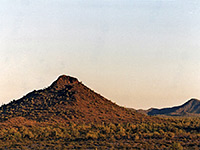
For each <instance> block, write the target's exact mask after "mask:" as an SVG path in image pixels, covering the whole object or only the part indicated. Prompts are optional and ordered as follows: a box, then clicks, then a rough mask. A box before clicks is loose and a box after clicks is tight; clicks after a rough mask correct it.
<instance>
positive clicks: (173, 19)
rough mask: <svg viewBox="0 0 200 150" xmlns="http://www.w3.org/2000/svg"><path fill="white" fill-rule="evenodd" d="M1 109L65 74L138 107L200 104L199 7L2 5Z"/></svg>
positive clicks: (57, 2) (78, 1)
mask: <svg viewBox="0 0 200 150" xmlns="http://www.w3.org/2000/svg"><path fill="white" fill-rule="evenodd" d="M0 56H1V57H0V69H1V73H0V104H2V103H4V104H5V103H8V102H9V101H11V100H13V99H18V98H20V97H22V96H23V95H25V94H27V93H28V92H30V91H32V90H34V89H41V88H44V87H47V86H49V85H50V84H51V83H52V82H53V81H54V80H56V78H57V77H58V76H59V75H61V74H66V75H71V76H74V77H77V78H78V79H79V80H80V81H82V82H83V83H84V84H85V85H87V86H88V87H90V88H92V89H93V90H95V91H96V92H97V93H100V94H101V95H103V96H105V97H106V98H108V99H110V100H112V101H113V102H116V103H117V104H119V105H122V106H126V107H132V108H136V109H139V108H145V109H147V108H150V107H158V108H161V107H168V106H174V105H180V104H182V103H184V102H185V101H187V100H188V99H190V98H192V97H195V98H200V1H199V0H192V1H189V0H34V1H33V0H0Z"/></svg>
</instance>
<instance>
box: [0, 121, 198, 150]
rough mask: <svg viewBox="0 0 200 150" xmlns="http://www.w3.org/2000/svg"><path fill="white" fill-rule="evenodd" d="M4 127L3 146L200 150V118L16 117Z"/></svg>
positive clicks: (0, 138)
mask: <svg viewBox="0 0 200 150" xmlns="http://www.w3.org/2000/svg"><path fill="white" fill-rule="evenodd" d="M152 119H153V118H152ZM0 130H1V132H0V143H1V144H0V149H95V148H97V149H122V148H127V149H130V148H132V149H141V148H143V149H200V140H199V139H200V119H198V118H187V119H180V118H179V119H175V118H170V119H164V120H163V122H162V123H155V122H154V123H136V124H134V123H124V124H113V123H101V124H94V123H92V124H79V125H77V124H74V123H69V124H65V123H48V122H46V123H44V122H43V123H41V122H40V123H38V122H34V121H32V122H31V121H28V120H24V119H23V118H16V119H14V120H12V121H10V122H6V123H1V124H0Z"/></svg>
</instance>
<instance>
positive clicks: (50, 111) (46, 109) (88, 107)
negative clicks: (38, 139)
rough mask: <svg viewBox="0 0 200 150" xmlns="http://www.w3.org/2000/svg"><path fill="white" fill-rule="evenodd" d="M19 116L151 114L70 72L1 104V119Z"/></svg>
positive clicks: (92, 118) (109, 118) (124, 118)
mask: <svg viewBox="0 0 200 150" xmlns="http://www.w3.org/2000/svg"><path fill="white" fill-rule="evenodd" d="M18 117H23V118H24V119H28V120H34V121H37V122H47V121H48V122H55V121H59V122H75V123H90V122H94V123H100V122H113V123H119V122H141V121H144V120H149V117H148V116H143V115H142V114H140V113H137V112H136V111H131V110H129V109H126V108H124V107H120V106H118V105H117V104H115V103H113V102H111V101H110V100H107V99H106V98H104V97H103V96H101V95H100V94H97V93H96V92H94V91H93V90H91V89H89V88H88V87H86V86H85V85H84V84H82V83H81V82H79V81H78V80H77V79H76V78H74V77H70V76H66V75H62V76H60V77H59V78H58V79H57V80H56V81H54V82H53V83H52V84H51V85H50V86H49V87H48V88H45V89H42V90H37V91H36V90H34V91H32V92H30V93H28V94H27V95H26V96H24V97H22V98H21V99H19V100H14V101H12V102H10V103H9V104H7V105H3V106H1V107H0V122H3V121H6V120H9V119H11V118H18ZM21 120H22V118H21Z"/></svg>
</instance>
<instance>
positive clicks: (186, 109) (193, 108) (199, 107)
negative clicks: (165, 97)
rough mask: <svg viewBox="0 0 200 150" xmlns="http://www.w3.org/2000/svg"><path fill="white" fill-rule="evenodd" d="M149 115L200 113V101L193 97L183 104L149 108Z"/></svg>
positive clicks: (188, 114)
mask: <svg viewBox="0 0 200 150" xmlns="http://www.w3.org/2000/svg"><path fill="white" fill-rule="evenodd" d="M148 115H169V116H196V115H200V101H199V100H197V99H191V100H189V101H187V102H186V103H184V104H183V105H181V106H176V107H172V108H163V109H155V108H152V109H150V110H148Z"/></svg>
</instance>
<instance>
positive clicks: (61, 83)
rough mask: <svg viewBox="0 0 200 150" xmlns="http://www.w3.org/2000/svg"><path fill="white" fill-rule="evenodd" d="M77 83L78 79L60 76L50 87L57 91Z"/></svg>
mask: <svg viewBox="0 0 200 150" xmlns="http://www.w3.org/2000/svg"><path fill="white" fill-rule="evenodd" d="M78 82H79V81H78V79H76V78H74V77H71V76H66V75H60V76H59V77H58V79H57V80H56V81H54V82H53V83H52V85H51V86H50V87H53V88H56V89H57V90H60V89H63V88H65V86H67V85H73V84H77V83H78Z"/></svg>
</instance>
